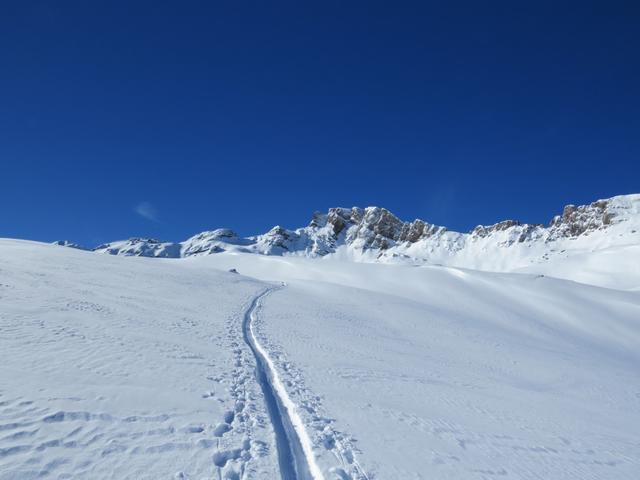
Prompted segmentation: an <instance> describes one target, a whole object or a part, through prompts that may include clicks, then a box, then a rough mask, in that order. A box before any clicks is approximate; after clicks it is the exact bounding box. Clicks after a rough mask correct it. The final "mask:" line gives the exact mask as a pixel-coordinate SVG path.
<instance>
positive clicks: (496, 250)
mask: <svg viewBox="0 0 640 480" xmlns="http://www.w3.org/2000/svg"><path fill="white" fill-rule="evenodd" d="M639 232H640V194H633V195H621V196H616V197H612V198H609V199H605V200H598V201H595V202H593V203H591V204H589V205H582V206H575V205H567V206H566V207H564V210H563V212H562V214H560V215H556V216H555V217H553V219H552V220H551V221H550V223H549V224H548V225H547V226H544V225H536V224H528V223H521V222H518V221H515V220H505V221H502V222H499V223H496V224H494V225H489V226H483V225H478V226H477V227H476V228H474V229H473V230H472V231H471V232H469V233H459V232H454V231H450V230H448V229H447V228H446V227H443V226H438V225H434V224H431V223H429V222H426V221H424V220H420V219H417V220H414V221H412V222H405V221H402V220H400V219H399V218H398V217H396V216H395V215H393V214H392V213H391V212H390V211H389V210H387V209H385V208H380V207H367V208H358V207H353V208H331V209H329V211H328V212H327V213H319V212H317V213H315V214H314V215H313V217H312V219H311V222H310V223H309V225H307V226H306V227H302V228H297V229H295V230H288V229H285V228H283V227H280V226H275V227H273V228H272V229H271V230H269V231H268V232H266V233H264V234H262V235H257V236H252V237H246V238H243V237H240V236H238V235H237V234H236V233H235V232H234V231H232V230H229V229H217V230H212V231H207V232H202V233H199V234H197V235H195V236H193V237H191V238H189V239H187V240H185V241H184V242H179V243H177V242H162V241H159V240H154V239H150V238H131V239H129V240H122V241H116V242H111V243H107V244H104V245H100V246H98V247H96V248H95V249H94V250H95V251H96V252H102V253H108V254H112V255H135V256H144V257H163V258H180V257H189V256H195V255H208V254H213V253H220V252H224V251H236V252H244V253H258V254H263V255H298V256H307V257H322V256H327V255H333V256H339V257H341V258H349V259H351V260H357V261H377V262H402V263H405V262H406V263H417V264H422V263H435V264H444V265H453V266H460V267H469V268H481V269H487V270H499V271H503V270H513V269H516V268H522V267H526V266H528V265H531V264H535V263H539V262H544V261H547V260H549V259H550V258H551V257H558V256H559V257H566V256H569V255H571V254H572V253H576V252H580V251H583V250H584V249H592V250H593V249H601V248H605V247H611V246H615V245H623V244H628V243H639V242H640V233H639ZM57 243H58V244H61V245H66V246H73V247H75V248H78V246H77V245H75V244H71V243H68V242H57Z"/></svg>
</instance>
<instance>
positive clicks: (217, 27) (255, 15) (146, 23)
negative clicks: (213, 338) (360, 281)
mask: <svg viewBox="0 0 640 480" xmlns="http://www.w3.org/2000/svg"><path fill="white" fill-rule="evenodd" d="M524 3H527V4H528V5H524ZM639 24H640V8H639V7H638V4H637V3H636V2H593V3H591V2H588V1H586V2H585V1H583V2H575V3H569V2H475V1H472V2H440V1H437V2H435V1H434V2H375V1H367V2H355V1H354V2H332V1H327V2H237V1H229V2H209V1H206V2H205V1H202V2H191V1H185V2H156V1H153V2H151V1H149V2H143V1H132V2H118V1H113V2H106V1H105V2H102V1H95V2H85V1H83V2H70V1H61V2H46V1H41V2H36V1H24V2H12V4H9V3H6V4H4V5H3V12H2V16H1V17H0V65H1V73H0V236H5V237H18V238H28V239H36V240H44V241H53V240H56V239H70V240H74V241H77V242H80V243H83V244H86V245H89V246H93V245H95V244H98V243H101V242H104V241H108V240H114V239H119V238H127V237H130V236H153V237H157V238H161V239H167V240H181V239H184V238H186V237H188V236H190V235H192V234H194V233H197V232H199V231H202V230H206V229H212V228H216V227H230V228H233V229H235V230H237V231H238V232H240V233H242V234H254V233H260V232H263V231H265V230H267V229H268V228H270V227H271V226H273V225H274V224H281V225H283V226H285V227H297V226H303V225H305V224H306V223H307V222H308V220H309V218H310V216H311V214H312V213H313V211H315V210H326V209H327V208H329V207H331V206H352V205H359V206H368V205H380V206H385V207H387V208H389V209H390V210H392V211H393V212H395V213H396V214H397V215H399V216H400V217H402V218H404V219H407V220H411V219H414V218H416V217H420V218H424V219H425V220H427V221H430V222H434V223H438V224H445V225H447V226H449V227H450V228H453V229H458V230H468V229H470V228H472V227H473V226H474V225H476V224H478V223H484V224H489V223H494V222H496V221H499V220H501V219H505V218H517V219H520V220H523V221H528V222H540V223H542V222H547V221H548V220H549V219H550V218H551V216H552V215H553V214H555V213H557V212H558V211H559V210H560V209H561V208H562V206H563V205H564V204H566V203H587V202H590V201H592V200H595V199H597V198H602V197H608V196H612V195H615V194H622V193H631V192H640V115H639V114H638V112H640V94H639V92H640V89H639V87H638V85H640V55H638V51H640V28H639V26H638V25H639Z"/></svg>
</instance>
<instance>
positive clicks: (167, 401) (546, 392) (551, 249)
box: [0, 195, 640, 480]
mask: <svg viewBox="0 0 640 480" xmlns="http://www.w3.org/2000/svg"><path fill="white" fill-rule="evenodd" d="M638 232H640V195H627V196H621V197H614V198H612V199H609V200H605V201H598V202H595V203H593V204H591V205H588V206H584V207H567V208H565V210H564V212H563V214H562V215H560V216H558V217H555V218H554V219H553V221H552V222H551V224H550V225H549V226H547V227H542V226H530V225H522V224H517V223H514V222H502V223H500V224H497V225H494V226H492V227H478V228H476V229H474V230H473V232H471V233H468V234H461V233H455V232H448V231H446V229H444V228H442V227H436V226H433V225H429V224H427V223H425V222H421V221H415V222H411V223H404V222H401V221H400V220H398V219H396V218H395V217H394V216H393V215H391V214H390V213H389V212H387V211H386V210H383V209H377V208H370V209H364V210H359V209H348V210H346V209H333V210H331V211H330V212H329V213H328V214H327V215H316V216H315V217H314V219H313V221H312V222H311V224H310V225H309V226H308V227H305V228H302V229H298V230H295V231H289V230H284V229H279V228H275V229H273V230H271V231H270V232H269V233H267V234H265V235H261V236H257V237H252V238H241V237H239V236H237V235H236V234H234V233H233V232H232V231H230V230H215V231H212V232H205V233H203V234H200V235H196V236H195V237H193V238H191V239H189V240H187V241H186V242H182V243H164V242H156V241H152V240H148V239H132V240H128V241H123V242H114V243H112V244H109V245H104V246H101V247H100V248H99V249H98V252H104V253H111V254H112V255H102V254H98V253H96V252H90V251H85V250H83V249H82V248H80V247H79V246H78V245H74V244H69V243H65V242H61V243H60V244H59V245H49V244H42V243H37V242H29V241H22V240H11V239H0V345H1V348H0V480H23V479H35V478H38V479H40V478H43V479H49V478H50V479H65V478H71V479H149V480H152V479H153V480H156V479H163V478H167V479H197V480H200V479H203V478H209V479H218V480H225V479H226V480H241V479H242V480H249V479H267V480H270V479H280V478H281V479H284V480H291V479H300V480H387V479H390V480H396V479H397V480H400V479H440V478H442V479H453V480H487V479H493V478H509V479H523V480H525V479H526V480H529V479H553V480H567V479H575V480H584V479H602V480H610V479H616V480H635V479H637V478H638V472H639V471H640V440H639V437H638V433H637V432H638V431H640V368H639V366H640V268H639V267H638V265H640V235H639V233H638ZM61 245H62V246H61ZM67 247H73V248H67ZM211 253H215V254H211ZM256 253H261V254H258V255H257V254H256ZM140 257H142V258H140ZM144 257H159V258H144ZM354 260H355V261H354ZM438 264H440V265H438ZM237 272H239V273H237Z"/></svg>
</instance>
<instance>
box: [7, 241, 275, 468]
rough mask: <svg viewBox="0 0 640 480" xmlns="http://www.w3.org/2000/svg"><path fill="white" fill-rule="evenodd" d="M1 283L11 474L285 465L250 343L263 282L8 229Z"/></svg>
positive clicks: (8, 448) (8, 455) (9, 466)
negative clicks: (244, 329)
mask: <svg viewBox="0 0 640 480" xmlns="http://www.w3.org/2000/svg"><path fill="white" fill-rule="evenodd" d="M0 284H1V285H0V305H1V307H0V344H1V345H2V348H1V349H0V478H2V479H3V480H8V479H16V480H18V479H19V480H23V479H29V478H92V479H97V478H118V479H122V478H136V479H158V478H172V477H173V476H174V475H176V478H183V477H184V478H197V479H200V478H203V477H205V476H207V477H208V478H211V477H212V475H213V474H214V473H216V471H217V470H218V469H219V470H220V471H221V472H222V473H224V474H228V475H227V478H239V477H234V476H233V472H236V473H237V474H238V475H240V474H241V472H242V471H245V472H246V474H247V475H249V474H251V473H252V474H253V478H276V477H277V458H276V452H275V451H274V449H273V448H272V445H271V443H272V441H271V437H272V434H271V427H270V424H269V422H268V421H267V420H266V412H265V410H264V406H263V402H262V399H261V393H260V390H259V387H258V386H257V385H255V383H254V382H253V370H254V365H255V364H254V361H253V357H252V355H251V353H250V352H249V351H248V350H247V349H242V348H239V345H241V344H242V336H241V332H240V330H239V327H238V326H239V325H240V324H241V322H242V317H243V314H244V311H245V309H246V305H247V304H248V303H249V302H250V301H251V300H252V298H253V297H254V296H255V294H256V293H257V292H259V291H261V290H262V289H263V288H264V286H263V285H262V284H261V283H259V282H256V281H252V280H251V279H247V278H246V277H241V276H239V275H235V274H232V273H226V272H219V271H217V270H211V269H206V270H205V269H191V268H188V269H185V268H182V267H181V265H179V264H177V263H175V262H174V263H171V264H168V263H162V261H160V260H155V259H147V258H123V257H111V256H103V255H97V254H95V253H89V252H82V251H79V250H75V249H66V248H60V247H53V246H48V245H41V244H36V243H30V242H20V241H10V240H2V241H1V242H0ZM214 454H216V455H217V456H216V457H215V459H214ZM249 457H250V459H251V461H250V462H248V459H249ZM216 464H218V465H221V468H218V467H217V466H216Z"/></svg>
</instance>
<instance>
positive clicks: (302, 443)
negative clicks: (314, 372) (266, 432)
mask: <svg viewBox="0 0 640 480" xmlns="http://www.w3.org/2000/svg"><path fill="white" fill-rule="evenodd" d="M279 288H283V287H271V288H268V289H266V290H264V291H263V292H262V293H261V294H259V295H258V296H257V297H255V298H254V300H253V302H252V303H251V306H250V307H249V309H248V310H247V312H246V313H245V317H244V321H243V325H242V327H243V328H242V329H243V336H244V340H245V342H246V343H247V345H248V346H249V348H250V349H251V351H252V352H253V354H254V356H255V358H256V378H257V381H258V383H259V385H260V387H261V388H262V390H263V393H264V397H265V403H266V406H267V410H268V411H269V415H270V417H271V422H272V425H273V430H274V434H275V435H276V445H277V447H278V460H279V464H280V473H281V476H282V479H283V480H324V475H323V474H322V472H321V470H320V468H319V467H318V465H317V464H316V460H315V455H314V453H313V446H312V443H311V439H310V438H309V435H308V433H307V431H306V429H305V426H304V423H303V422H302V419H301V418H300V415H299V413H298V411H297V409H296V405H295V404H294V403H293V401H292V400H291V398H290V397H289V394H288V393H287V390H286V388H285V387H284V384H283V383H282V380H281V379H280V375H279V374H278V371H277V370H276V367H275V364H274V363H273V360H272V359H271V358H270V357H269V354H268V353H267V351H266V350H265V349H264V348H263V346H262V345H261V344H260V342H258V340H257V338H256V336H255V334H254V330H253V322H254V321H255V319H256V313H257V311H258V309H259V308H260V305H261V302H262V300H263V299H264V298H265V297H266V296H267V295H269V294H271V293H272V292H274V291H276V290H278V289H279Z"/></svg>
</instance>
